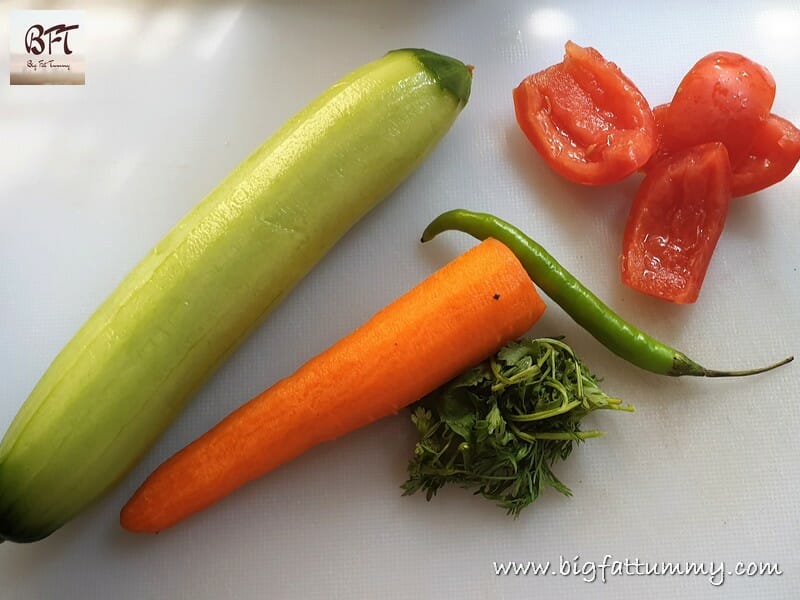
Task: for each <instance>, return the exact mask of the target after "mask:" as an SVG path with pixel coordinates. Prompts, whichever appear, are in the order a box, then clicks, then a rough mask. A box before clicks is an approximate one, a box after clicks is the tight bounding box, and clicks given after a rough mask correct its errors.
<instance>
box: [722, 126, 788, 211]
mask: <svg viewBox="0 0 800 600" xmlns="http://www.w3.org/2000/svg"><path fill="white" fill-rule="evenodd" d="M798 161H800V129H797V127H795V126H794V125H792V124H791V123H790V122H789V121H787V120H786V119H784V118H782V117H779V116H778V115H770V116H769V118H767V120H766V122H765V123H764V124H763V125H762V127H761V128H760V129H759V130H758V132H757V133H756V135H755V137H754V139H753V143H752V144H751V146H750V150H749V151H748V153H747V157H746V158H745V159H744V160H743V161H741V162H740V163H739V164H738V165H736V168H735V169H734V170H733V195H734V196H744V195H745V194H752V193H753V192H757V191H758V190H763V189H764V188H766V187H769V186H771V185H772V184H774V183H778V182H779V181H781V180H782V179H784V178H786V177H787V176H788V175H789V173H791V172H792V170H793V169H794V167H795V165H797V163H798Z"/></svg>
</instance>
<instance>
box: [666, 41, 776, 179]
mask: <svg viewBox="0 0 800 600" xmlns="http://www.w3.org/2000/svg"><path fill="white" fill-rule="evenodd" d="M774 99H775V80H774V79H773V77H772V74H771V73H770V72H769V71H768V70H767V69H766V68H764V67H762V66H761V65H759V64H758V63H756V62H753V61H752V60H750V59H749V58H747V57H745V56H742V55H741V54H736V53H735V52H712V53H711V54H708V55H706V56H704V57H703V58H701V59H700V60H699V61H698V62H697V63H696V64H695V65H694V66H693V67H692V68H691V69H690V70H689V72H688V73H687V74H686V75H685V76H684V78H683V79H682V80H681V83H680V85H679V86H678V89H677V91H676V92H675V96H674V97H673V98H672V102H670V105H669V110H667V111H666V112H665V113H664V115H663V117H664V121H663V130H662V139H661V145H662V146H663V147H664V148H665V149H667V150H668V151H672V150H680V149H684V148H690V147H692V146H696V145H699V144H704V143H706V142H722V143H723V144H725V147H726V148H727V150H728V155H729V156H730V161H731V165H732V166H733V167H734V168H735V167H736V166H737V165H738V164H739V163H740V162H741V161H743V160H745V158H746V157H747V153H748V151H749V149H750V145H751V143H752V140H753V137H754V136H755V134H756V132H757V131H758V130H759V128H760V127H761V125H762V124H763V123H764V122H765V121H766V120H767V118H768V117H769V114H770V110H771V108H772V102H773V100H774Z"/></svg>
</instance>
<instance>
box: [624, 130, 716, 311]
mask: <svg viewBox="0 0 800 600" xmlns="http://www.w3.org/2000/svg"><path fill="white" fill-rule="evenodd" d="M730 200H731V167H730V162H729V159H728V152H727V150H726V149H725V146H724V145H723V144H721V143H719V142H715V143H710V144H703V145H700V146H695V147H693V148H690V149H688V150H684V151H681V152H678V153H676V154H674V155H672V156H668V157H665V158H664V159H663V160H661V161H659V162H657V163H656V164H655V165H653V166H652V168H651V169H650V171H649V172H648V173H647V175H646V176H645V178H644V179H643V180H642V183H641V186H640V187H639V190H638V192H637V193H636V197H635V198H634V200H633V204H632V205H631V210H630V214H629V215H628V222H627V224H626V226H625V236H624V239H623V243H622V280H623V281H624V282H625V283H626V284H627V285H629V286H630V287H632V288H634V289H636V290H639V291H641V292H644V293H645V294H649V295H651V296H656V297H658V298H662V299H664V300H670V301H672V302H677V303H679V304H689V303H692V302H694V301H696V300H697V297H698V295H699V294H700V287H701V286H702V284H703V279H705V275H706V271H707V269H708V265H709V263H710V261H711V255H712V254H713V253H714V248H715V247H716V245H717V240H719V236H720V234H721V233H722V228H723V225H724V224H725V217H726V216H727V214H728V205H729V203H730Z"/></svg>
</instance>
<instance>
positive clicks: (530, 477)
mask: <svg viewBox="0 0 800 600" xmlns="http://www.w3.org/2000/svg"><path fill="white" fill-rule="evenodd" d="M601 409H610V410H622V411H628V412H632V411H633V407H631V406H629V405H624V404H622V401H621V400H619V399H617V398H611V397H609V396H607V395H606V394H605V393H604V392H603V391H602V390H601V389H600V388H599V387H598V380H597V378H596V377H595V376H594V375H592V373H591V372H590V371H589V370H588V369H587V368H586V366H585V365H584V364H583V363H582V362H581V361H580V359H579V358H578V357H577V356H575V353H574V352H573V350H572V349H571V348H570V347H569V346H568V345H567V344H565V343H564V342H563V341H561V340H560V339H553V338H539V339H525V340H520V341H517V342H512V343H510V344H508V345H507V346H505V347H504V348H502V349H501V350H500V351H499V352H498V353H497V354H496V355H495V356H492V357H491V358H489V359H488V360H486V361H485V362H483V363H481V364H480V365H478V366H477V367H474V368H473V369H470V370H469V371H467V372H465V373H464V374H463V375H461V376H459V377H457V378H456V379H453V380H452V381H450V382H449V383H447V384H445V385H444V386H442V387H441V388H439V389H437V390H436V391H434V392H432V393H431V394H429V395H428V396H426V397H425V398H423V399H422V400H420V401H419V402H418V403H417V404H416V405H415V407H414V409H413V412H412V416H411V420H412V422H413V423H414V425H415V426H416V428H417V431H418V432H419V441H418V442H417V444H416V447H415V449H414V457H413V459H412V460H411V462H410V463H409V465H408V480H407V481H406V482H405V483H404V484H403V486H402V487H403V490H404V495H410V494H414V493H416V492H418V491H425V493H426V495H427V498H428V500H430V499H431V498H432V497H433V496H435V495H436V492H438V491H439V490H440V489H441V488H442V487H444V486H445V485H447V484H456V485H459V486H461V487H464V488H467V489H471V490H474V492H475V493H476V494H480V495H482V496H484V497H485V498H487V499H489V500H492V501H494V502H496V503H497V504H498V505H499V506H501V507H502V508H504V509H506V511H507V512H508V513H509V514H511V515H514V516H515V517H516V516H518V515H519V513H520V511H521V510H522V509H523V508H525V507H526V506H528V505H529V504H531V503H532V502H533V501H534V500H536V498H538V497H539V494H540V493H541V492H542V490H543V489H544V488H545V487H548V486H549V487H552V488H554V489H556V490H557V491H559V492H561V493H562V494H565V495H571V493H572V492H571V491H570V489H569V488H568V487H567V486H565V485H564V484H563V483H562V482H561V481H560V480H559V479H558V477H556V475H555V473H554V472H553V469H552V467H553V465H554V464H555V463H557V462H559V461H563V460H565V459H566V458H567V457H568V456H569V455H570V453H571V452H572V448H573V445H574V444H575V442H581V441H583V440H586V439H588V438H593V437H599V436H601V435H603V432H601V431H597V430H589V431H582V430H581V429H580V423H581V420H582V419H583V418H584V417H585V416H586V415H588V414H589V413H591V412H593V411H595V410H601Z"/></svg>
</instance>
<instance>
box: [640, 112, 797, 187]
mask: <svg viewBox="0 0 800 600" xmlns="http://www.w3.org/2000/svg"><path fill="white" fill-rule="evenodd" d="M669 106H670V105H669V104H661V105H659V106H656V107H655V108H654V109H653V116H654V117H655V119H656V130H657V131H658V132H659V134H658V137H659V144H658V149H657V150H656V152H655V154H653V157H652V158H651V159H650V161H649V162H648V163H647V164H646V165H645V166H644V170H645V171H649V170H650V168H651V167H652V166H653V165H654V164H655V163H657V162H658V161H660V160H661V159H663V158H664V157H666V156H669V155H670V152H671V151H670V150H669V149H668V148H666V147H665V146H664V143H663V129H664V119H665V115H666V113H667V110H668V109H669ZM798 162H800V129H798V128H797V127H795V126H794V125H793V124H792V123H791V122H789V121H787V120H786V119H784V118H783V117H779V116H778V115H775V114H770V115H769V116H768V117H767V118H766V120H765V121H764V122H763V123H762V124H761V125H759V126H758V128H757V129H756V132H755V135H754V136H753V138H752V140H751V141H750V146H749V148H748V150H747V154H746V156H745V157H744V158H743V159H740V160H739V161H738V163H737V164H736V166H735V167H733V183H732V188H731V189H732V194H733V197H734V198H736V197H738V196H745V195H747V194H752V193H754V192H757V191H759V190H763V189H764V188H767V187H769V186H771V185H774V184H776V183H778V182H779V181H782V180H783V179H785V178H786V177H788V176H789V174H790V173H791V172H792V171H793V170H794V168H795V166H796V165H797V163H798Z"/></svg>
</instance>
